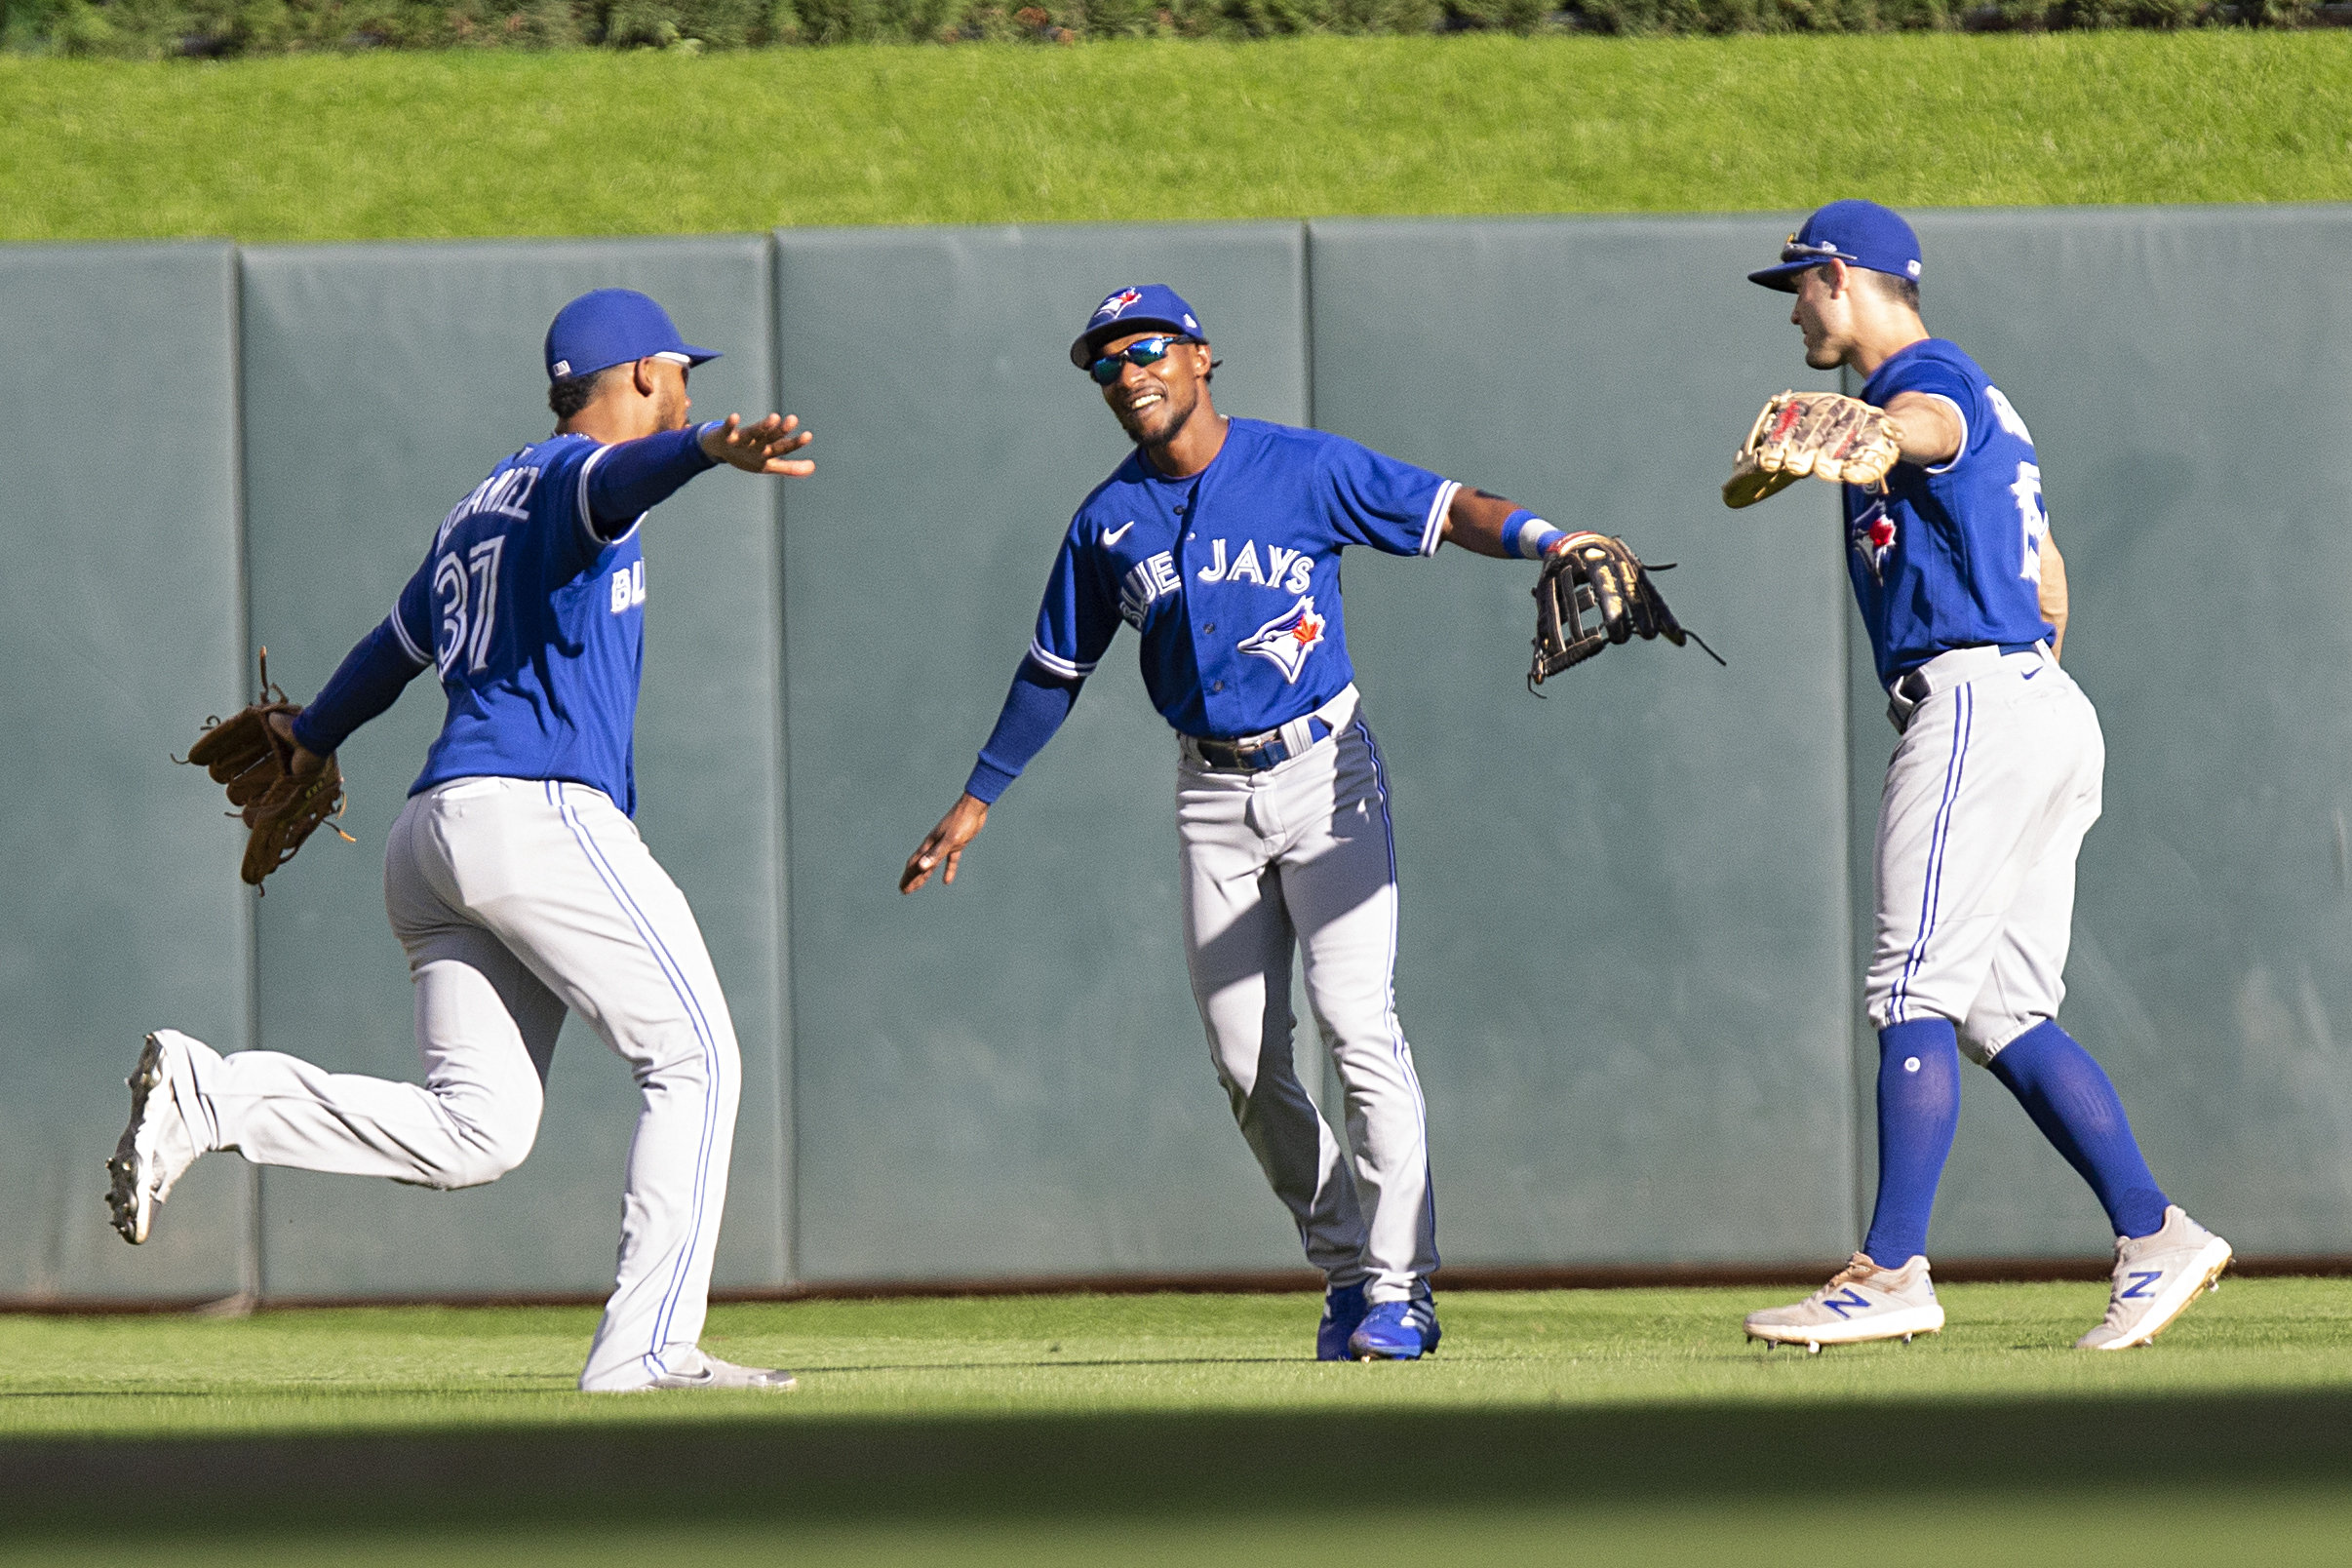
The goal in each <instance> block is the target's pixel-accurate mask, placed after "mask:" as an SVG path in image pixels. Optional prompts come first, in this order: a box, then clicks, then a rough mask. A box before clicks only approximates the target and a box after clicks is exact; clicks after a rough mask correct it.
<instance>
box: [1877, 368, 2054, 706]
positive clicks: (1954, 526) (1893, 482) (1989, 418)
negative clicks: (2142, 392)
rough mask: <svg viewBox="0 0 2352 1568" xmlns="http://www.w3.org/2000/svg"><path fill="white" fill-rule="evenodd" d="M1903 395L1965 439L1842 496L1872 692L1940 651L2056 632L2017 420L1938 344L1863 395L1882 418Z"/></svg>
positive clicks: (2034, 466)
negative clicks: (1937, 456) (1922, 400)
mask: <svg viewBox="0 0 2352 1568" xmlns="http://www.w3.org/2000/svg"><path fill="white" fill-rule="evenodd" d="M1903 392H1921V393H1927V394H1930V395H1932V396H1936V397H1940V398H1943V399H1945V400H1947V401H1948V402H1949V403H1950V404H1951V405H1952V407H1953V408H1954V409H1956V410H1958V411H1959V413H1960V418H1961V421H1962V423H1963V424H1964V425H1965V426H1966V429H1965V431H1964V432H1963V434H1962V436H1961V442H1960V451H1959V454H1958V455H1957V456H1955V457H1953V458H1952V459H1951V461H1949V462H1947V463H1944V464H1942V465H1940V466H1939V467H1935V468H1922V467H1920V466H1919V465H1918V464H1915V463H1898V464H1896V465H1895V467H1894V469H1893V470H1892V471H1891V472H1889V473H1888V475H1887V478H1886V483H1885V485H1884V487H1883V488H1882V489H1881V490H1878V491H1876V492H1872V491H1869V490H1863V489H1862V488H1861V487H1860V486H1857V485H1848V486H1846V487H1845V501H1846V540H1847V544H1848V551H1847V562H1846V565H1847V568H1848V571H1849V573H1850V574H1851V575H1852V577H1853V579H1854V597H1855V600H1856V602H1857V603H1858V604H1860V605H1861V606H1862V624H1863V625H1864V626H1866V627H1867V628H1868V629H1869V633H1870V651H1871V654H1872V655H1873V657H1874V658H1875V659H1876V660H1877V664H1878V678H1879V680H1880V681H1881V682H1883V683H1892V682H1894V681H1895V680H1896V679H1897V678H1898V677H1900V676H1901V675H1903V674H1904V673H1906V672H1908V671H1910V670H1914V669H1917V668H1918V667H1919V666H1920V665H1922V664H1925V663H1926V662H1927V661H1928V660H1930V659H1932V658H1934V657H1935V656H1936V655H1937V654H1939V653H1941V652H1944V651H1945V650H1947V649H1950V648H1955V647H1974V646H1978V645H1980V644H1986V643H1993V644H1999V643H2032V642H2038V641H2040V640H2041V639H2043V638H2047V637H2049V636H2051V635H2052V634H2053V632H2054V631H2055V628H2054V627H2052V626H2051V624H2050V623H2049V622H2048V621H2046V620H2044V619H2043V618H2042V608H2041V584H2042V541H2043V540H2044V539H2045V538H2046V537H2047V536H2048V535H2049V532H2050V518H2049V515H2048V514H2047V513H2045V512H2044V511H2043V509H2042V470H2041V466H2040V464H2039V463H2037V462H2036V461H2035V459H2034V451H2033V436H2032V433H2031V432H2029V431H2028V430H2027V429H2026V428H2025V421H2024V420H2023V419H2020V418H2019V417H2018V411H2017V410H2016V409H2014V408H2012V407H2011V406H2010V402H2009V399H2007V398H2006V397H2003V396H2002V395H2001V389H2000V388H1999V387H1997V386H1995V385H1993V384H1992V382H1991V381H1989V380H1987V379H1986V378H1985V375H1984V372H1983V371H1982V370H1980V368H1979V367H1978V365H1977V362H1976V361H1975V360H1972V359H1970V358H1969V357H1968V356H1967V355H1966V354H1964V353H1962V352H1961V351H1960V348H1959V346H1958V345H1957V344H1954V343H1948V342H1946V341H1944V340H1943V339H1942V338H1940V337H1931V338H1928V339H1927V340H1926V341H1924V342H1918V343H1913V344H1912V345H1911V346H1910V347H1908V348H1905V349H1903V350H1902V351H1901V352H1900V353H1898V354H1895V355H1893V356H1892V357H1890V358H1889V359H1888V360H1887V361H1886V362H1885V363H1884V364H1882V365H1880V366H1879V367H1878V370H1877V372H1875V373H1874V374H1872V375H1871V377H1870V379H1869V380H1868V381H1867V382H1866V383H1865V384H1864V385H1863V387H1862V401H1863V402H1865V403H1869V404H1873V405H1875V406H1878V407H1881V408H1883V407H1885V406H1886V404H1887V403H1888V402H1889V401H1890V400H1891V399H1893V398H1894V397H1896V396H1897V395H1898V394H1900V393H1903Z"/></svg>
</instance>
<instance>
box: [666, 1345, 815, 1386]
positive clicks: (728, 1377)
mask: <svg viewBox="0 0 2352 1568" xmlns="http://www.w3.org/2000/svg"><path fill="white" fill-rule="evenodd" d="M697 1353H698V1354H699V1356H700V1357H701V1360H702V1365H701V1366H699V1367H697V1368H696V1369H694V1370H693V1371H692V1372H664V1373H663V1374H662V1375H661V1376H659V1377H657V1378H655V1379H654V1380H653V1381H652V1382H651V1383H648V1384H647V1385H646V1388H647V1390H648V1391H650V1390H654V1389H766V1390H769V1391H771V1392H783V1391H784V1390H786V1389H795V1388H799V1387H800V1383H801V1380H800V1379H798V1378H796V1377H794V1376H793V1375H792V1374H791V1373H789V1372H786V1371H784V1370H783V1369H782V1368H780V1367H772V1366H737V1365H736V1364H735V1363H734V1362H732V1361H722V1360H720V1359H719V1357H717V1356H716V1355H713V1354H711V1353H710V1352H708V1351H703V1352H697Z"/></svg>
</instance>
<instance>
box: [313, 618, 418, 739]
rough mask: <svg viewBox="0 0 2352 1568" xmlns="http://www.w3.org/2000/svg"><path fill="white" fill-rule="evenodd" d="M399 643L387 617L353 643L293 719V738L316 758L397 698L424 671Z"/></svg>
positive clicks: (347, 736) (348, 736) (398, 638)
mask: <svg viewBox="0 0 2352 1568" xmlns="http://www.w3.org/2000/svg"><path fill="white" fill-rule="evenodd" d="M424 668H425V666H424V665H423V664H419V663H418V662H417V661H416V660H415V659H414V658H412V657H411V656H410V652H409V649H408V648H406V647H403V646H402V644H401V640H400V637H399V636H398V635H397V633H396V632H395V629H394V627H393V624H392V621H391V619H390V618H389V617H387V618H386V619H384V620H383V621H381V622H378V623H377V625H376V628H375V630H374V631H372V632H370V633H369V634H368V635H367V636H366V637H363V638H361V639H360V641H359V646H358V647H354V648H353V649H352V650H351V651H350V652H349V653H348V654H346V655H345V656H344V658H343V662H342V664H341V666H340V667H339V668H337V669H336V671H335V672H334V675H333V678H332V679H330V680H329V681H328V683H327V685H326V686H324V687H322V688H321V689H320V691H319V694H318V695H317V696H316V697H314V698H312V699H311V702H310V706H309V707H307V708H304V709H303V710H302V711H301V712H300V713H299V714H297V715H296V716H295V718H294V739H296V740H298V741H300V742H301V743H302V745H303V747H304V748H305V749H306V750H309V751H313V752H316V753H317V754H318V755H320V756H321V757H324V756H326V755H327V754H328V753H330V752H333V751H334V750H336V749H337V748H339V747H340V746H341V745H342V744H343V742H344V741H346V740H348V739H350V738H351V732H352V731H353V730H355V729H357V728H359V726H360V725H364V724H366V723H367V722H368V721H369V720H371V719H372V718H374V717H375V716H376V715H377V714H380V713H382V712H383V711H384V710H385V709H387V708H389V707H391V706H392V704H393V703H394V702H396V701H398V700H399V698H400V694H401V692H402V691H403V690H405V689H406V688H407V687H408V685H409V683H410V682H411V681H412V680H414V679H415V678H416V675H417V672H418V671H420V670H422V669H424Z"/></svg>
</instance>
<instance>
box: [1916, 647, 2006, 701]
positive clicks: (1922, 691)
mask: <svg viewBox="0 0 2352 1568" xmlns="http://www.w3.org/2000/svg"><path fill="white" fill-rule="evenodd" d="M2041 646H2042V645H2041V644H2040V643H2039V642H2038V641H2037V642H2032V643H1968V644H1964V645H1962V647H1994V648H1998V649H2000V650H2001V651H2002V652H2003V653H2030V652H2032V651H2033V650H2034V649H2035V648H2037V647H2041ZM1961 650H1962V648H1959V647H1947V648H1945V649H1944V650H1943V651H1944V652H1945V653H1958V652H1960V651H1961ZM1941 656H1942V654H1938V655H1937V657H1939V658H1940V657H1941ZM1914 683H1915V684H1914ZM1895 695H1897V696H1899V697H1904V698H1907V699H1909V700H1910V701H1912V702H1925V701H1926V700H1927V699H1928V695H1929V693H1928V685H1927V675H1926V672H1925V668H1924V667H1922V668H1921V669H1916V670H1908V671H1905V672H1904V673H1903V677H1902V679H1901V680H1900V681H1898V682H1896V683H1895Z"/></svg>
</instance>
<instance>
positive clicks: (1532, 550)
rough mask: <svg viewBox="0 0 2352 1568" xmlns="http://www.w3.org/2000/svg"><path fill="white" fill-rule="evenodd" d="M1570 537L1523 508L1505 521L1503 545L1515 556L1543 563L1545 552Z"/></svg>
mask: <svg viewBox="0 0 2352 1568" xmlns="http://www.w3.org/2000/svg"><path fill="white" fill-rule="evenodd" d="M1566 537H1568V535H1567V534H1566V533H1565V532H1564V531H1562V530H1561V529H1555V528H1553V527H1552V526H1551V525H1550V524H1548V523H1547V522H1545V521H1544V520H1543V519H1542V518H1540V517H1538V516H1536V515H1535V514H1534V513H1533V512H1530V511H1529V510H1527V508H1526V507H1524V506H1522V507H1520V508H1518V509H1517V510H1516V511H1514V512H1512V513H1511V514H1510V516H1509V517H1507V518H1505V519H1504V520H1503V543H1504V546H1505V547H1506V548H1508V549H1509V550H1510V551H1511V552H1512V553H1513V554H1515V555H1520V556H1524V557H1526V558H1527V559H1528V560H1530V561H1541V560H1543V559H1544V552H1545V551H1547V550H1548V549H1550V548H1551V547H1552V546H1553V545H1554V544H1557V543H1558V542H1559V541H1560V540H1562V539H1564V538H1566Z"/></svg>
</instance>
